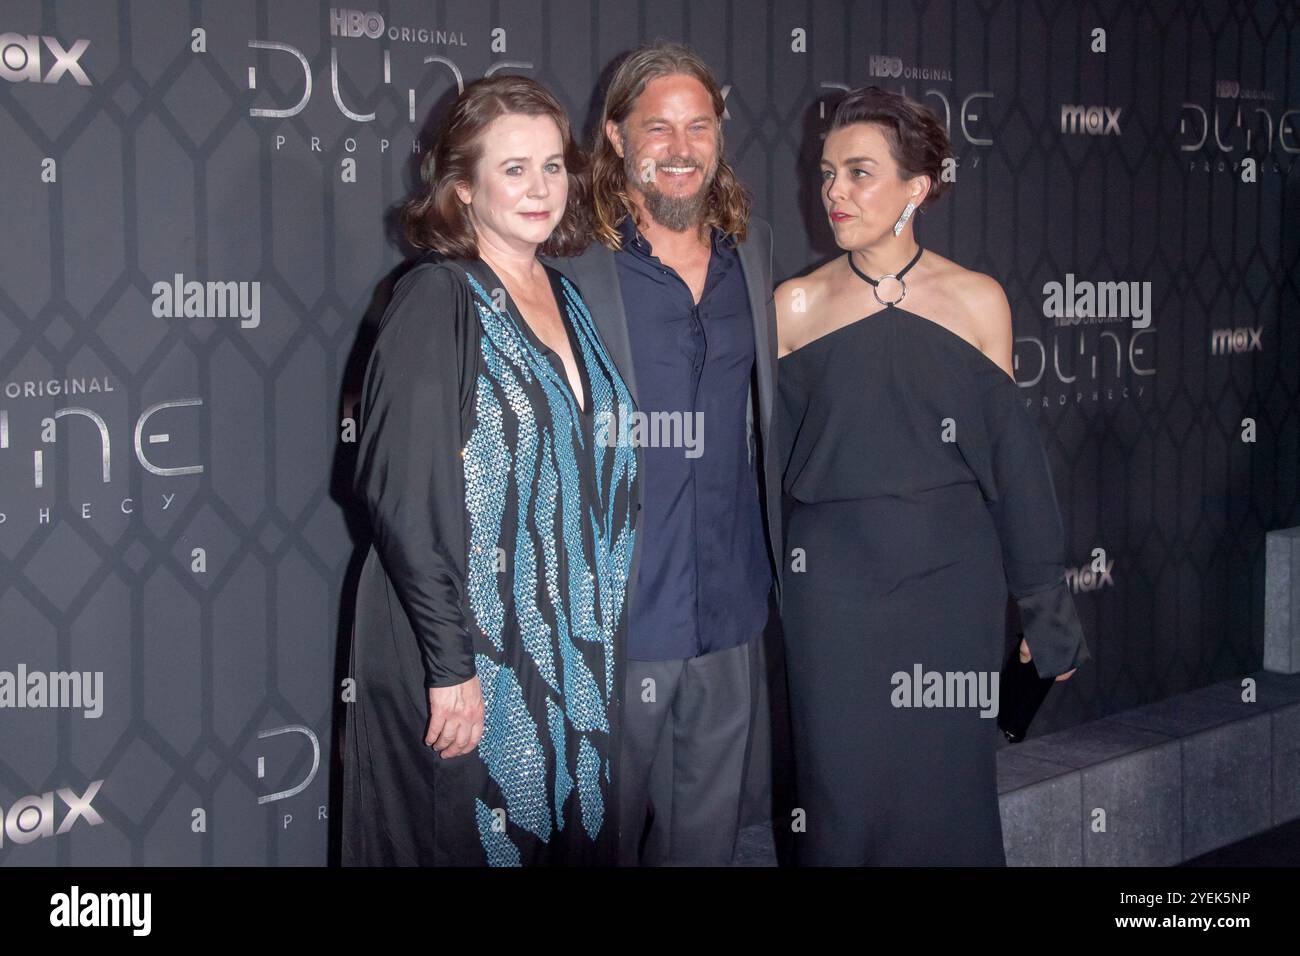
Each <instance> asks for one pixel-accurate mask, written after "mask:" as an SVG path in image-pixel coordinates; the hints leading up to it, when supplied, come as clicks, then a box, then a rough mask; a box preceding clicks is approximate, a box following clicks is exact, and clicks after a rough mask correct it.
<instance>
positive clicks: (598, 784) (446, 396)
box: [342, 257, 637, 866]
mask: <svg viewBox="0 0 1300 956" xmlns="http://www.w3.org/2000/svg"><path fill="white" fill-rule="evenodd" d="M545 268H546V269H547V273H548V275H549V277H550V279H551V285H552V289H553V291H554V293H555V297H556V303H557V305H558V306H559V309H560V314H561V316H562V317H563V318H564V321H565V325H566V328H567V331H568V334H569V342H570V347H571V349H572V351H573V355H574V358H575V360H576V362H577V364H578V366H579V368H580V371H581V375H582V385H583V393H584V396H585V407H583V406H580V405H579V404H578V402H577V399H576V397H575V396H574V394H573V391H572V389H571V388H570V387H569V384H568V380H567V378H566V376H565V372H564V368H563V364H562V362H561V360H560V359H559V357H558V356H557V355H556V354H555V353H554V352H553V351H552V350H551V349H549V348H548V347H547V346H546V345H545V344H543V343H542V342H541V341H540V340H539V339H538V338H537V337H536V335H535V334H534V333H533V332H532V330H531V329H530V328H529V327H528V325H527V323H526V322H525V321H523V319H522V318H521V317H520V315H519V312H518V310H517V308H516V307H515V305H514V303H513V301H511V300H510V298H509V296H508V294H507V293H506V292H505V286H504V283H502V282H501V281H500V280H499V278H498V277H497V276H496V275H495V273H493V271H492V270H491V269H490V268H489V267H488V266H487V264H486V263H484V262H482V261H481V260H463V259H452V260H444V261H434V260H433V259H432V258H431V257H426V259H424V260H421V261H420V262H419V263H417V264H416V265H415V267H414V268H413V269H412V270H411V271H410V272H409V273H408V274H406V275H405V276H403V277H402V279H401V280H400V281H399V282H398V284H397V286H396V288H395V291H394V296H393V300H392V303H391V305H390V306H389V308H388V310H387V311H386V312H385V315H384V318H383V320H382V322H381V325H380V330H379V332H378V335H377V338H376V342H375V348H374V352H373V354H372V357H371V359H370V363H369V365H368V366H367V370H366V378H365V385H364V388H363V394H362V402H361V433H360V440H359V445H358V458H357V471H356V489H357V492H358V494H359V495H360V497H361V498H362V499H363V501H364V503H365V505H366V508H367V511H368V513H369V517H370V521H371V525H372V530H373V535H374V543H373V545H372V547H371V549H370V552H369V554H368V555H367V558H366V561H365V564H364V566H363V570H362V574H361V580H360V583H359V587H358V594H357V606H356V616H355V626H354V632H353V640H352V653H351V660H350V669H349V674H350V676H351V678H352V679H353V680H354V682H355V684H354V693H355V700H354V701H351V702H349V703H347V704H346V705H345V706H346V712H345V733H344V745H345V753H344V757H343V764H344V786H343V826H342V829H343V863H344V865H493V866H498V865H532V864H612V863H613V862H614V861H615V859H616V855H617V852H616V845H617V833H616V826H617V813H616V807H617V795H616V792H615V786H616V783H617V768H616V767H614V766H613V763H614V760H615V758H616V755H617V753H618V733H619V726H618V713H619V708H620V705H621V699H620V698H621V693H620V688H621V686H622V675H623V660H622V651H623V646H624V637H625V633H626V613H625V598H626V591H627V578H628V571H629V566H630V563H631V557H632V545H633V540H634V535H635V533H636V532H635V527H634V524H635V522H634V507H635V505H634V500H635V499H634V497H633V492H634V490H635V486H634V483H635V481H636V480H637V462H636V457H635V453H634V449H633V448H632V447H631V446H630V445H623V446H619V445H616V444H613V445H611V444H608V443H607V442H606V441H604V440H600V441H598V440H597V439H598V438H603V435H604V434H605V431H606V430H605V429H602V428H601V427H600V423H601V422H602V420H603V421H609V420H610V417H611V416H613V415H614V414H615V413H616V412H617V413H618V414H619V415H621V414H622V413H623V408H621V407H620V406H623V407H625V408H627V409H630V408H632V398H631V395H630V394H629V392H628V390H627V388H626V386H625V385H624V383H623V381H622V379H621V377H620V376H619V374H618V372H617V370H616V368H615V366H614V363H613V361H612V360H611V359H610V357H609V355H608V353H607V352H606V351H605V349H604V347H603V346H602V344H601V342H600V339H599V336H598V334H597V331H596V327H595V324H594V322H593V321H592V318H591V316H590V315H589V314H588V312H587V309H586V306H585V304H584V303H583V300H582V298H581V296H580V295H579V293H578V290H577V289H576V288H575V287H574V286H573V285H572V284H571V283H570V282H569V281H568V280H567V279H566V278H564V277H562V276H561V275H560V273H559V272H557V271H556V270H554V269H552V268H550V267H549V266H545ZM498 290H500V291H498ZM475 674H477V675H478V678H479V681H480V683H481V685H482V689H483V698H484V704H485V709H486V719H485V731H484V735H483V739H482V741H481V742H480V744H479V746H478V747H477V748H476V749H475V750H473V751H471V752H470V753H468V754H465V755H463V756H460V757H452V758H449V759H445V760H444V759H443V758H442V757H440V756H438V754H437V753H435V752H434V751H433V750H432V749H430V748H428V747H426V746H425V745H424V743H423V739H424V734H425V728H426V724H427V721H428V705H427V692H426V690H425V689H426V688H428V687H440V686H451V685H454V684H458V683H461V682H463V681H465V680H467V679H469V678H470V677H472V676H473V675H475Z"/></svg>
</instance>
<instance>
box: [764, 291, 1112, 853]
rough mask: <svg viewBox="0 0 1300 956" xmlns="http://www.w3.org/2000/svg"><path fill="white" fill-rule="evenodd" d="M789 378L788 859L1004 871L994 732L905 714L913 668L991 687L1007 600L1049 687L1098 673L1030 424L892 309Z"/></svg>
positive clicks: (916, 322)
mask: <svg viewBox="0 0 1300 956" xmlns="http://www.w3.org/2000/svg"><path fill="white" fill-rule="evenodd" d="M779 370H780V375H779V392H780V402H779V409H778V415H779V416H780V417H779V420H778V430H779V437H778V441H779V442H780V447H779V452H780V456H781V457H780V459H779V460H780V461H781V462H782V465H783V468H784V476H783V490H784V492H785V495H786V498H785V508H784V511H785V514H786V529H785V541H786V561H787V566H786V569H785V579H784V580H785V589H784V596H783V603H782V609H781V611H782V622H783V627H784V632H785V637H786V653H787V666H788V681H789V694H790V712H791V722H792V730H793V733H794V743H793V746H794V763H795V774H796V802H797V805H798V806H799V807H800V808H801V809H802V810H803V811H804V813H805V817H804V824H805V826H806V831H805V832H798V831H796V834H795V838H794V847H795V854H796V860H797V861H798V862H799V863H801V864H835V865H882V864H898V865H1005V862H1006V858H1005V856H1004V853H1003V848H1002V827H1001V820H1000V817H999V812H998V794H997V773H996V767H997V764H996V749H997V744H998V740H999V732H998V728H997V721H996V718H995V717H992V716H989V717H982V716H980V710H981V708H980V707H978V706H967V707H955V706H947V707H927V706H910V707H905V706H896V705H898V704H900V703H903V702H910V703H913V704H915V703H917V698H916V697H915V696H914V695H913V693H912V692H911V686H912V685H913V684H914V683H918V682H916V681H915V680H914V678H915V677H916V676H917V675H918V674H921V675H924V674H926V673H927V672H939V673H949V672H950V673H953V674H958V673H975V674H978V672H984V673H985V675H992V674H997V673H998V671H999V670H1000V667H1001V664H1002V651H1003V645H1004V635H1005V615H1006V611H1007V595H1008V591H1009V592H1010V594H1011V595H1012V596H1013V597H1014V598H1016V600H1017V602H1018V604H1019V607H1020V611H1021V618H1022V623H1023V625H1024V630H1025V638H1026V641H1027V642H1028V644H1029V648H1030V651H1031V653H1032V654H1033V656H1034V661H1035V664H1036V666H1037V668H1038V671H1039V673H1040V675H1042V676H1055V675H1058V674H1062V673H1064V672H1065V671H1067V670H1069V669H1070V668H1072V667H1075V666H1077V665H1078V664H1080V663H1081V662H1083V661H1085V660H1087V659H1088V657H1089V654H1088V649H1087V646H1086V644H1085V642H1084V639H1083V632H1082V629H1081V627H1080V625H1079V621H1078V618H1077V616H1076V614H1075V609H1074V604H1073V599H1072V596H1071V594H1070V593H1069V591H1068V589H1067V586H1066V584H1065V582H1064V578H1063V574H1064V565H1063V558H1064V535H1063V531H1062V525H1061V519H1060V514H1059V509H1058V505H1057V500H1056V495H1055V491H1054V490H1053V487H1052V479H1051V474H1050V472H1049V469H1048V464H1047V458H1046V454H1045V451H1044V449H1043V446H1042V443H1041V440H1040V438H1039V436H1038V434H1037V432H1036V430H1035V426H1034V423H1033V421H1032V420H1031V419H1030V417H1029V415H1028V413H1027V411H1026V410H1025V409H1024V407H1023V406H1022V404H1021V402H1020V397H1019V395H1018V388H1017V386H1016V384H1015V383H1014V382H1013V381H1012V379H1011V378H1010V377H1009V376H1008V375H1007V374H1006V372H1004V371H1003V370H1002V369H1000V368H999V367H998V366H997V365H996V364H995V363H994V362H993V361H992V360H991V359H989V358H988V357H987V356H986V355H984V353H983V352H981V351H980V350H979V349H978V348H976V347H975V346H974V345H972V344H971V343H969V342H967V341H966V340H965V339H963V338H961V337H960V336H958V335H957V334H956V333H954V332H951V331H949V330H948V329H946V328H944V327H943V326H941V325H939V324H938V323H937V322H934V321H932V320H930V319H927V318H924V317H922V316H919V315H917V314H915V313H912V312H909V311H908V310H906V309H902V308H898V307H897V306H890V307H887V308H885V309H883V310H881V311H879V312H876V313H873V314H872V315H870V316H868V317H866V318H863V319H860V320H858V321H856V322H853V323H851V324H849V325H847V326H843V327H841V328H838V329H836V330H834V331H832V332H830V333H828V334H826V335H824V336H822V337H821V338H818V339H815V340H813V341H812V342H810V343H808V344H807V345H805V346H803V347H801V348H799V349H797V350H795V351H794V352H792V353H790V354H788V355H786V356H783V357H782V358H781V359H780V361H779ZM801 562H802V570H800V568H801ZM898 675H906V679H903V678H900V677H899V676H898ZM919 683H920V684H921V685H922V686H924V684H925V678H924V676H923V678H922V681H921V682H919ZM954 686H955V685H954ZM965 686H967V687H970V686H971V685H970V684H966V685H965ZM986 686H991V682H987V677H986ZM918 693H919V692H918ZM931 699H932V700H933V699H937V698H931ZM955 701H956V698H954V697H951V696H950V697H949V698H948V702H949V703H950V704H951V703H954V702H955ZM921 702H922V703H923V702H924V701H923V700H922V701H921Z"/></svg>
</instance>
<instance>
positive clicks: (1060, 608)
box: [1016, 581, 1092, 677]
mask: <svg viewBox="0 0 1300 956" xmlns="http://www.w3.org/2000/svg"><path fill="white" fill-rule="evenodd" d="M1016 603H1017V604H1018V605H1019V606H1020V623H1021V626H1022V629H1023V631H1024V636H1025V643H1027V644H1028V645H1029V653H1030V655H1031V657H1032V658H1033V661H1034V667H1035V669H1037V671H1038V676H1039V677H1057V676H1059V675H1061V674H1064V673H1065V672H1066V671H1068V670H1071V669H1072V668H1075V667H1078V666H1079V665H1080V664H1082V663H1083V662H1084V661H1087V660H1091V659H1092V654H1091V653H1089V651H1088V643H1087V641H1085V640H1084V637H1083V626H1082V625H1081V624H1080V623H1079V615H1078V613H1077V611H1076V610H1075V607H1074V597H1073V596H1072V595H1071V594H1070V590H1069V588H1068V587H1067V586H1066V584H1065V582H1064V581H1062V582H1060V583H1059V584H1057V585H1055V586H1054V587H1050V588H1048V589H1047V590H1045V591H1038V592H1036V593H1034V594H1030V595H1027V596H1025V597H1020V598H1016Z"/></svg>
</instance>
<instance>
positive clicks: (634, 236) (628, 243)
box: [618, 215, 736, 254]
mask: <svg viewBox="0 0 1300 956" xmlns="http://www.w3.org/2000/svg"><path fill="white" fill-rule="evenodd" d="M618 233H619V236H620V237H621V238H622V240H623V248H624V249H629V248H636V249H638V250H639V251H641V252H643V253H647V254H649V252H650V243H649V242H647V241H646V238H645V237H644V236H643V235H641V230H640V229H638V228H637V226H636V222H635V221H634V220H633V218H632V216H630V215H628V216H624V217H623V218H622V219H621V220H619V223H618ZM709 233H710V236H711V241H712V243H713V251H714V252H717V253H722V252H723V251H725V250H728V249H735V248H736V239H735V237H734V236H732V237H730V238H728V237H726V236H724V235H723V232H722V230H721V229H719V228H718V227H717V226H710V227H709Z"/></svg>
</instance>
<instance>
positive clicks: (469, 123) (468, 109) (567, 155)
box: [401, 75, 591, 259]
mask: <svg viewBox="0 0 1300 956" xmlns="http://www.w3.org/2000/svg"><path fill="white" fill-rule="evenodd" d="M512 113H521V114H523V115H524V116H549V117H551V119H553V120H555V125H556V126H558V127H559V128H560V140H561V142H562V143H563V150H564V166H565V172H566V173H567V174H568V175H567V177H566V178H567V179H568V182H569V194H568V200H567V202H566V204H565V207H564V215H563V216H562V217H561V218H560V222H559V224H558V225H557V226H556V227H555V229H554V230H552V232H551V234H550V236H549V237H548V238H547V240H546V241H545V242H544V243H542V244H541V245H540V246H539V247H538V250H537V251H538V252H539V253H540V254H542V255H544V256H572V255H577V254H578V253H579V252H581V251H582V250H583V249H585V248H587V246H588V245H589V244H590V242H591V208H590V207H591V204H590V200H589V198H588V189H589V185H588V184H589V181H588V178H587V169H586V156H585V154H584V153H583V151H582V148H581V147H580V146H578V144H577V143H576V142H575V141H574V139H573V136H572V134H571V132H570V128H569V117H568V114H566V113H565V112H564V107H562V106H561V105H560V104H559V102H558V101H557V100H556V99H555V97H554V96H552V95H551V94H550V92H549V91H548V90H547V89H546V88H545V87H544V86H542V85H541V84H540V83H538V82H537V81H536V80H533V79H530V78H528V77H526V76H509V75H498V76H490V77H485V78H484V79H481V80H476V81H475V82H473V83H471V84H470V85H469V86H467V87H465V91H464V92H463V93H461V94H460V96H459V97H458V98H457V99H456V102H455V103H454V104H453V105H452V108H451V112H450V114H449V115H448V117H447V119H446V120H445V121H444V122H443V123H442V126H441V129H440V131H439V133H438V137H437V139H436V141H435V142H434V144H433V146H432V147H431V148H430V149H429V151H428V152H427V153H425V154H424V156H423V158H422V159H421V160H420V179H421V180H422V181H423V182H424V189H423V190H421V191H420V192H419V194H418V195H416V196H414V197H413V198H412V199H411V200H410V201H409V202H407V203H406V205H405V206H403V207H402V211H401V222H402V227H403V229H404V231H405V233H406V238H407V240H408V241H409V242H410V243H411V245H413V246H415V247H416V248H417V249H433V250H436V251H437V252H439V253H441V254H442V255H444V256H447V257H449V258H454V259H473V258H476V257H477V256H478V240H477V237H476V236H475V235H474V225H473V223H471V222H470V219H469V209H468V207H467V206H466V205H465V204H464V203H462V202H461V201H460V197H459V196H457V195H456V184H457V183H458V182H463V183H473V182H474V171H475V168H476V167H477V165H478V161H479V159H480V158H481V157H482V155H483V141H482V134H483V131H484V130H485V129H487V127H488V126H489V124H491V123H492V121H493V120H495V119H497V118H498V117H501V116H505V115H507V114H512Z"/></svg>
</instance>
